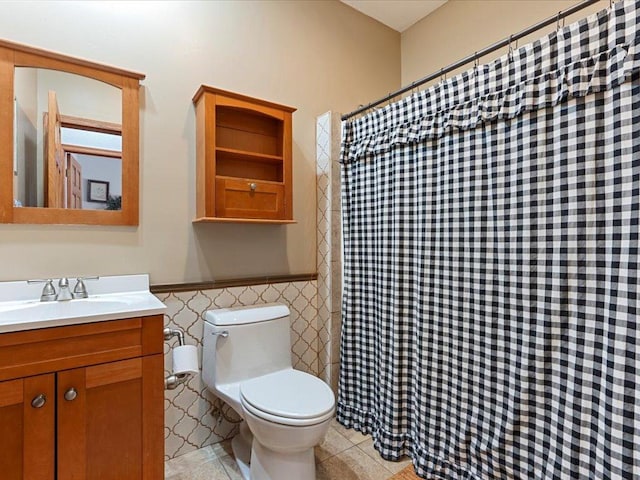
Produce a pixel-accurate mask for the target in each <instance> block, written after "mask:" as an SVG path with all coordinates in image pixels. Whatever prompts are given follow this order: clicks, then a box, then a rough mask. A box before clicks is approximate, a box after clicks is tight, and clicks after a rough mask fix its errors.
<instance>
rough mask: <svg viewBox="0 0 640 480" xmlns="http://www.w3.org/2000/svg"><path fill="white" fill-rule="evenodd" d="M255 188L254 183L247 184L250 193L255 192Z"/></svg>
mask: <svg viewBox="0 0 640 480" xmlns="http://www.w3.org/2000/svg"><path fill="white" fill-rule="evenodd" d="M257 187H258V185H256V184H255V183H250V184H249V188H250V189H251V191H252V192H255V191H256V188H257Z"/></svg>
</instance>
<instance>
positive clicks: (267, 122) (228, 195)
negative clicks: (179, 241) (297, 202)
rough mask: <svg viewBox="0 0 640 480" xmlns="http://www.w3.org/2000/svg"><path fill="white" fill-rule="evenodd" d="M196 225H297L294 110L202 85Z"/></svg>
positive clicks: (198, 104)
mask: <svg viewBox="0 0 640 480" xmlns="http://www.w3.org/2000/svg"><path fill="white" fill-rule="evenodd" d="M193 103H194V104H195V108H196V161H197V167H196V216H197V218H196V219H195V222H244V223H293V222H294V221H293V205H292V138H291V135H292V133H291V132H292V128H291V120H292V113H293V112H294V111H295V108H291V107H287V106H284V105H279V104H276V103H272V102H267V101H264V100H259V99H256V98H251V97H247V96H245V95H239V94H237V93H232V92H227V91H224V90H220V89H217V88H213V87H208V86H205V85H203V86H201V87H200V88H199V89H198V91H197V93H196V95H195V96H194V98H193Z"/></svg>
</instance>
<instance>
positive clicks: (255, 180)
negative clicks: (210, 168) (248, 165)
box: [216, 175, 284, 185]
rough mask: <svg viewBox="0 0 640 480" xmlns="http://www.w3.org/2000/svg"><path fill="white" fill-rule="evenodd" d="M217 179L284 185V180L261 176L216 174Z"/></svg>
mask: <svg viewBox="0 0 640 480" xmlns="http://www.w3.org/2000/svg"><path fill="white" fill-rule="evenodd" d="M216 179H221V180H236V181H242V182H250V183H252V182H255V183H268V184H270V185H284V182H278V181H275V180H263V179H261V178H247V177H234V176H232V175H216Z"/></svg>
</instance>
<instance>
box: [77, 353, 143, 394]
mask: <svg viewBox="0 0 640 480" xmlns="http://www.w3.org/2000/svg"><path fill="white" fill-rule="evenodd" d="M85 375H86V381H85V382H86V383H85V387H86V388H88V389H91V388H96V387H102V386H104V385H110V384H112V383H119V382H126V381H128V380H135V379H136V378H140V377H141V376H142V357H138V358H132V359H130V360H122V361H120V362H111V363H103V364H101V365H95V366H93V367H87V371H86V373H85Z"/></svg>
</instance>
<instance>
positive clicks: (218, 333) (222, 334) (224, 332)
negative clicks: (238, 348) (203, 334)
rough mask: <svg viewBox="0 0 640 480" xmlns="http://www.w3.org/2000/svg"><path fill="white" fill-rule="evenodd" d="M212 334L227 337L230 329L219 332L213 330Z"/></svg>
mask: <svg viewBox="0 0 640 480" xmlns="http://www.w3.org/2000/svg"><path fill="white" fill-rule="evenodd" d="M211 335H215V336H216V337H222V338H227V337H228V336H229V330H219V331H217V332H211Z"/></svg>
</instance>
